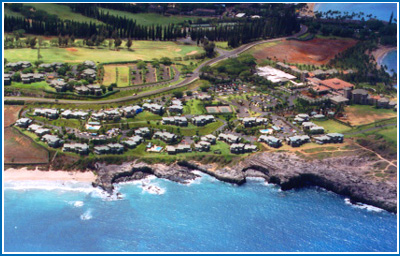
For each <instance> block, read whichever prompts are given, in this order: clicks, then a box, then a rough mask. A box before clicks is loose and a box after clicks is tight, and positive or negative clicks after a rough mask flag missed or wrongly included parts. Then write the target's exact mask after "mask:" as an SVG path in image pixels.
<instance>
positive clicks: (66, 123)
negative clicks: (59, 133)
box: [28, 113, 85, 129]
mask: <svg viewBox="0 0 400 256" xmlns="http://www.w3.org/2000/svg"><path fill="white" fill-rule="evenodd" d="M28 116H29V117H30V118H32V119H35V120H38V121H41V122H44V123H45V124H50V125H55V126H59V127H69V128H77V129H78V128H80V127H81V123H82V125H83V124H84V123H85V121H84V120H78V119H65V118H59V119H56V120H51V119H47V118H45V117H41V116H35V115H33V114H31V113H28Z"/></svg>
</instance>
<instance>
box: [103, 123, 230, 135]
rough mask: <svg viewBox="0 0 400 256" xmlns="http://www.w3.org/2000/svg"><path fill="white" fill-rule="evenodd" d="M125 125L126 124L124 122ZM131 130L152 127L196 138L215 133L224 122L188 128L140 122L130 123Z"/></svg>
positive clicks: (110, 126)
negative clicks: (195, 136) (196, 136)
mask: <svg viewBox="0 0 400 256" xmlns="http://www.w3.org/2000/svg"><path fill="white" fill-rule="evenodd" d="M122 123H125V122H122ZM128 124H129V128H130V129H134V128H139V127H151V128H154V129H161V130H166V131H168V132H172V133H175V134H178V135H183V136H194V135H200V136H202V135H207V134H210V133H212V132H214V131H215V130H216V129H218V128H219V127H220V126H221V125H223V122H221V121H219V120H217V121H216V122H213V123H210V124H207V125H205V126H195V125H193V124H191V123H190V124H189V125H188V126H186V127H182V126H176V125H163V124H161V121H139V122H135V121H134V122H129V121H128ZM105 126H106V127H107V128H112V127H119V123H116V124H106V125H105Z"/></svg>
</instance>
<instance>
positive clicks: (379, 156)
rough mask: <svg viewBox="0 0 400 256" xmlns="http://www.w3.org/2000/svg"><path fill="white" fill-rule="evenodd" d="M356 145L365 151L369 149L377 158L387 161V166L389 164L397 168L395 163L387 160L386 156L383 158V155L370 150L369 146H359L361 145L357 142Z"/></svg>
mask: <svg viewBox="0 0 400 256" xmlns="http://www.w3.org/2000/svg"><path fill="white" fill-rule="evenodd" d="M357 145H358V146H359V147H361V148H363V149H365V150H367V151H369V152H372V153H374V154H375V155H377V156H378V158H380V159H381V160H382V161H384V162H386V163H388V166H389V165H391V166H394V167H395V168H397V165H395V164H394V163H392V162H391V161H389V160H387V159H386V158H384V157H383V156H381V155H380V154H378V153H377V152H375V151H373V150H371V149H369V148H367V147H364V146H361V145H360V144H358V143H357ZM387 168H388V167H386V169H387Z"/></svg>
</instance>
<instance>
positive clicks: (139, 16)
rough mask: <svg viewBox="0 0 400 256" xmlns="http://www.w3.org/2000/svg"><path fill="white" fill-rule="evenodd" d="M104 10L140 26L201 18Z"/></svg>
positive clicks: (175, 22)
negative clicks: (133, 21) (134, 21)
mask: <svg viewBox="0 0 400 256" xmlns="http://www.w3.org/2000/svg"><path fill="white" fill-rule="evenodd" d="M99 9H100V10H103V11H104V12H105V13H107V12H108V13H109V14H110V15H115V16H121V17H126V18H128V19H132V20H136V23H137V24H139V25H153V24H154V25H168V24H177V23H181V22H184V21H189V20H191V21H194V20H196V19H198V18H199V17H195V16H169V17H167V16H163V15H161V14H157V13H131V12H124V11H119V10H111V9H105V8H99Z"/></svg>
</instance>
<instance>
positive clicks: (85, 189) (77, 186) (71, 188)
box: [4, 181, 122, 207]
mask: <svg viewBox="0 0 400 256" xmlns="http://www.w3.org/2000/svg"><path fill="white" fill-rule="evenodd" d="M4 189H10V190H21V191H27V190H45V191H57V190H58V191H61V192H64V191H68V192H77V193H85V194H87V195H90V196H91V197H94V198H101V199H102V200H105V201H112V200H118V199H120V198H121V197H122V195H120V194H117V193H118V191H117V190H114V193H113V194H112V195H109V194H108V193H107V192H106V191H104V190H103V189H101V188H98V187H97V188H95V187H93V186H92V184H91V183H89V182H78V181H7V182H4ZM80 204H81V203H77V205H74V206H75V207H80V206H79V205H80ZM82 205H83V202H82Z"/></svg>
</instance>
